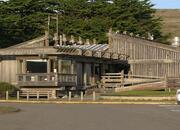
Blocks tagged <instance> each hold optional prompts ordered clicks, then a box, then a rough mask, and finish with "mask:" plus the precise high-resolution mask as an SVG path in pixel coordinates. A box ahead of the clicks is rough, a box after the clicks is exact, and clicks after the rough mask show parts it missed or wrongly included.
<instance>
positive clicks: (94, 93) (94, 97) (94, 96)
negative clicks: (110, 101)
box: [93, 91, 96, 101]
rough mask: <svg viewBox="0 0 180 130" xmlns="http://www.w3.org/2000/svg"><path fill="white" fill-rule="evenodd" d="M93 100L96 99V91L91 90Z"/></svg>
mask: <svg viewBox="0 0 180 130" xmlns="http://www.w3.org/2000/svg"><path fill="white" fill-rule="evenodd" d="M95 100H96V92H95V91H93V101H95Z"/></svg>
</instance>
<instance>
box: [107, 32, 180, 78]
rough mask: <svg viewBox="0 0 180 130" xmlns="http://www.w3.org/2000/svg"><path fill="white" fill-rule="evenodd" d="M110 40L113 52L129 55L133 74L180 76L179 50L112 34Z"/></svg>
mask: <svg viewBox="0 0 180 130" xmlns="http://www.w3.org/2000/svg"><path fill="white" fill-rule="evenodd" d="M110 38H111V40H110V41H111V43H110V50H111V51H112V52H117V53H124V54H126V55H129V59H128V62H129V64H130V65H131V71H132V73H133V74H135V75H147V76H158V77H162V76H165V75H167V76H168V77H179V76H180V50H179V48H174V47H172V46H170V45H164V44H160V43H156V42H153V41H149V40H145V39H141V38H136V37H131V36H127V35H123V34H112V35H111V37H110Z"/></svg>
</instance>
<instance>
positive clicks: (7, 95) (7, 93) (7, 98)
mask: <svg viewBox="0 0 180 130" xmlns="http://www.w3.org/2000/svg"><path fill="white" fill-rule="evenodd" d="M6 100H9V92H8V91H6Z"/></svg>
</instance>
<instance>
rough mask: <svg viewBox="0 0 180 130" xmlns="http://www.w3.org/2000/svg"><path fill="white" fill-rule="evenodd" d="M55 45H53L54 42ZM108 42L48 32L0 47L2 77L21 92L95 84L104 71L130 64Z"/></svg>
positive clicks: (123, 67) (0, 78) (0, 77)
mask: <svg viewBox="0 0 180 130" xmlns="http://www.w3.org/2000/svg"><path fill="white" fill-rule="evenodd" d="M51 45H52V46H51ZM110 50H111V49H110V48H109V44H95V43H90V42H89V40H86V41H84V42H83V41H82V40H81V38H79V39H78V40H75V39H74V37H73V36H71V38H70V39H69V40H68V39H67V38H66V36H65V35H60V36H57V35H55V37H54V39H53V41H51V42H50V40H49V36H48V35H47V33H46V35H44V36H42V37H38V38H36V39H33V40H30V41H27V42H24V43H21V44H17V45H15V46H11V47H8V48H5V49H0V81H1V82H9V83H11V84H14V85H16V86H17V87H18V88H20V89H21V91H22V92H24V93H27V92H36V91H39V92H41V91H42V92H43V91H45V90H46V91H48V92H49V91H50V92H51V93H54V94H53V95H52V97H55V95H56V92H57V91H58V90H61V89H77V90H78V89H86V88H87V87H91V86H96V85H97V84H98V83H99V82H100V79H101V75H103V74H105V73H107V72H113V73H115V72H120V71H121V70H123V69H125V68H127V66H128V63H127V56H126V55H124V54H123V53H121V52H113V51H110Z"/></svg>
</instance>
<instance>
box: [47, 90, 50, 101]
mask: <svg viewBox="0 0 180 130" xmlns="http://www.w3.org/2000/svg"><path fill="white" fill-rule="evenodd" d="M47 99H48V100H49V99H50V93H49V91H48V95H47Z"/></svg>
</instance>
